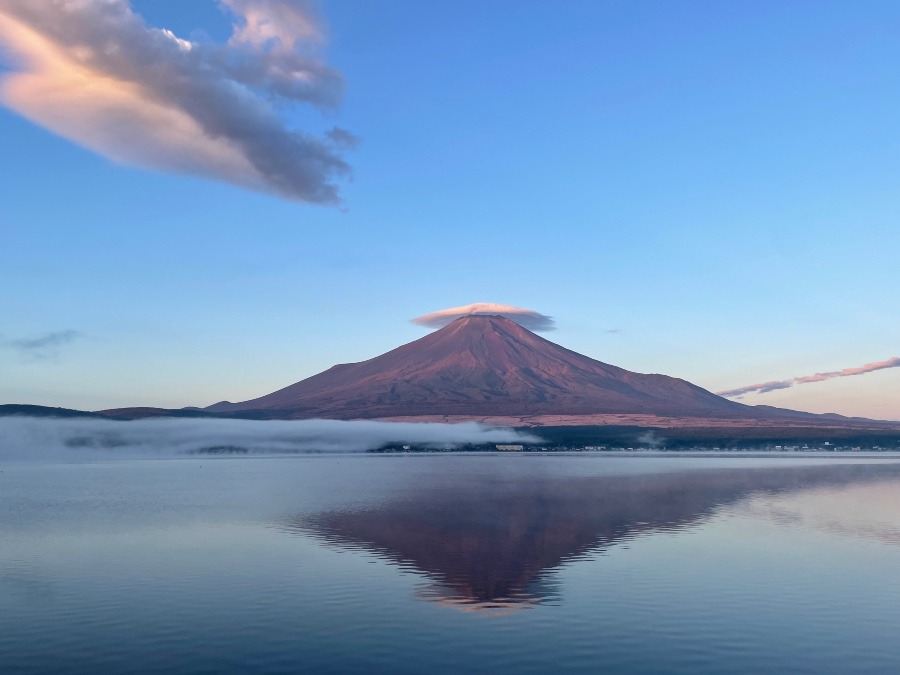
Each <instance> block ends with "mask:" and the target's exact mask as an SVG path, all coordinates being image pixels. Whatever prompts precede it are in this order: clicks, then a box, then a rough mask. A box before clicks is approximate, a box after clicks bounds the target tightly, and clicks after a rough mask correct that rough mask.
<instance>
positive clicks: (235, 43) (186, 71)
mask: <svg viewBox="0 0 900 675" xmlns="http://www.w3.org/2000/svg"><path fill="white" fill-rule="evenodd" d="M221 6H222V7H223V9H225V10H226V11H227V12H228V13H229V14H231V15H232V16H233V18H234V28H233V32H232V35H231V38H230V39H229V40H228V41H227V42H226V43H221V44H220V43H212V42H191V41H188V40H185V39H182V38H180V37H178V36H176V35H175V34H174V33H172V32H171V31H169V30H166V29H162V28H155V27H151V26H148V25H147V24H146V23H145V21H144V20H143V18H142V17H141V16H139V15H138V14H136V13H135V12H134V11H133V10H132V8H131V6H130V4H129V2H128V0H102V1H95V0H78V1H72V0H40V2H35V1H34V0H0V46H5V48H6V50H7V51H8V52H9V53H10V54H11V55H12V57H13V65H14V72H12V73H8V74H7V75H6V76H5V78H4V79H3V81H2V83H0V100H2V102H3V103H4V104H5V105H7V106H9V107H10V108H12V109H13V110H16V111H17V112H19V113H20V114H22V115H23V116H25V117H27V118H29V119H31V120H33V121H34V122H37V123H38V124H40V125H42V126H44V127H47V128H48V129H50V130H52V131H54V132H56V133H58V134H60V135H61V136H64V137H66V138H69V139H71V140H73V141H75V142H77V143H79V144H81V145H83V146H85V147H87V148H90V149H91V150H93V151H95V152H97V153H99V154H101V155H104V156H106V157H109V158H111V159H113V160H115V161H118V162H122V163H124V164H131V165H136V166H142V167H148V168H154V169H162V170H167V171H176V172H183V173H192V174H198V175H201V176H205V177H208V178H215V179H219V180H224V181H228V182H230V183H234V184H237V185H241V186H244V187H248V188H252V189H257V190H262V191H266V192H271V193H275V194H278V195H281V196H283V197H287V198H290V199H296V200H301V201H306V202H312V203H318V204H338V203H340V201H341V197H340V192H339V188H338V186H337V185H336V183H335V179H336V178H338V177H340V176H341V175H344V174H348V173H349V171H350V168H349V166H348V165H347V163H346V162H345V161H344V160H343V159H342V157H341V151H342V150H344V149H346V148H349V147H352V146H353V144H354V143H355V137H354V136H353V135H352V134H351V133H350V132H348V131H346V130H344V129H340V128H337V127H335V128H334V129H332V130H331V131H330V132H327V133H325V134H323V135H322V136H321V137H314V136H312V135H309V134H306V133H303V132H301V131H298V130H295V129H291V128H289V127H288V125H287V124H286V122H285V120H284V118H283V115H281V114H279V112H280V111H283V110H284V109H285V108H286V107H289V106H291V105H294V104H305V105H312V106H316V107H319V108H333V107H334V106H336V105H337V103H338V101H339V99H340V97H341V93H342V90H343V86H344V84H343V78H342V77H341V75H340V73H338V72H337V71H335V70H334V69H332V68H329V67H328V66H326V65H324V64H323V63H322V62H321V60H320V59H319V58H318V57H317V56H316V53H317V51H318V46H319V45H320V44H321V43H322V42H323V34H322V31H321V29H320V26H319V22H318V19H317V17H316V15H315V13H314V12H313V10H312V9H311V6H310V4H309V3H308V2H302V1H292V0H222V2H221Z"/></svg>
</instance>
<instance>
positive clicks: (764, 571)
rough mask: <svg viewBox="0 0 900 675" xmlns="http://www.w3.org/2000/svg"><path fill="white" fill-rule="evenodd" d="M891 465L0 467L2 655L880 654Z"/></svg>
mask: <svg viewBox="0 0 900 675" xmlns="http://www.w3.org/2000/svg"><path fill="white" fill-rule="evenodd" d="M898 580H900V460H898V459H861V458H827V459H822V458H809V459H806V458H803V459H798V458H784V457H777V458H762V459H760V458H756V459H751V458H738V457H728V458H710V457H704V458H690V457H677V458H674V457H615V456H604V455H577V456H571V455H570V456H532V455H499V456H498V455H409V456H371V455H369V456H364V455H356V456H353V455H331V456H324V455H319V456H300V457H276V458H252V457H247V458H231V459H227V458H220V459H215V458H203V459H197V458H192V459H185V458H182V459H157V460H136V459H131V460H115V461H106V462H91V463H80V464H48V463H33V464H15V463H5V464H0V670H3V671H4V672H19V671H22V672H30V671H38V672H50V671H52V672H120V671H123V670H131V671H134V670H139V671H166V672H173V671H201V670H203V671H222V670H234V669H242V670H254V671H267V672H278V671H283V672H292V671H297V670H301V669H307V670H316V671H323V672H328V671H332V672H346V671H351V670H367V671H370V672H371V671H375V672H410V673H412V672H428V673H435V672H438V673H439V672H459V671H463V670H464V671H488V670H490V671H494V672H523V671H526V672H527V671H532V672H547V671H551V670H559V669H560V668H565V669H568V670H574V671H584V672H596V671H598V670H602V671H613V672H616V671H618V672H660V671H665V672H691V673H693V672H699V671H705V672H762V671H769V672H771V671H781V672H810V673H822V672H841V673H844V672H900V638H898V635H900V581H898Z"/></svg>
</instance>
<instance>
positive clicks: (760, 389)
mask: <svg viewBox="0 0 900 675" xmlns="http://www.w3.org/2000/svg"><path fill="white" fill-rule="evenodd" d="M886 368H900V356H894V357H893V358H890V359H887V360H886V361H873V362H872V363H866V364H864V365H861V366H856V367H853V368H844V369H843V370H831V371H827V372H824V373H814V374H813V375H802V376H800V377H792V378H790V379H787V380H771V381H769V382H760V383H758V384H748V385H746V386H743V387H737V388H736V389H727V390H725V391H718V392H716V394H718V395H719V396H725V397H727V398H740V397H741V396H744V395H745V394H751V393H756V394H765V393H767V392H770V391H777V390H779V389H789V388H791V387H793V386H794V385H795V384H809V383H811V382H824V381H825V380H831V379H834V378H836V377H851V376H853V375H863V374H865V373H871V372H874V371H876V370H884V369H886Z"/></svg>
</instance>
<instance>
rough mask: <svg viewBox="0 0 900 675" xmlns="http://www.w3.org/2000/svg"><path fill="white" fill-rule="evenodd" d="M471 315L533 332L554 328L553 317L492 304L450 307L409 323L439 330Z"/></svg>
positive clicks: (478, 303) (521, 308) (523, 309)
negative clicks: (508, 322) (502, 320)
mask: <svg viewBox="0 0 900 675" xmlns="http://www.w3.org/2000/svg"><path fill="white" fill-rule="evenodd" d="M472 315H496V316H503V317H506V318H507V319H512V320H513V321H515V322H516V323H518V324H519V325H520V326H524V327H525V328H527V329H529V330H533V331H548V330H553V329H554V328H556V322H555V321H553V317H551V316H547V315H546V314H541V313H540V312H536V311H535V310H533V309H525V308H523V307H513V306H512V305H498V304H497V303H494V302H476V303H473V304H471V305H463V306H462V307H450V308H449V309H441V310H438V311H436V312H431V313H430V314H423V315H422V316H418V317H416V318H415V319H410V321H411V322H412V323H414V324H417V325H419V326H427V327H429V328H441V327H442V326H446V325H447V324H449V323H451V322H453V321H455V320H456V319H459V318H460V317H463V316H472Z"/></svg>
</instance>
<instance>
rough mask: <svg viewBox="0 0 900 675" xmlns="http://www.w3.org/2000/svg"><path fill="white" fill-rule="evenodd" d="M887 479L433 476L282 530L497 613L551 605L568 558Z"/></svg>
mask: <svg viewBox="0 0 900 675" xmlns="http://www.w3.org/2000/svg"><path fill="white" fill-rule="evenodd" d="M885 481H890V488H889V489H890V490H891V491H893V493H896V492H897V491H898V490H900V465H897V464H881V465H879V464H868V465H837V466H834V465H831V466H818V467H808V466H807V467H785V468H775V469H771V468H768V469H747V468H741V469H734V470H711V469H709V470H701V471H685V472H672V473H660V474H645V475H603V476H547V475H515V476H507V477H504V476H500V475H488V476H485V475H480V476H479V475H470V474H467V475H465V476H456V477H454V476H430V477H424V478H422V480H420V481H418V482H417V484H416V485H415V486H412V487H410V488H409V489H407V490H405V491H402V492H401V493H399V494H396V493H395V494H393V495H390V496H388V497H387V498H383V500H381V501H376V502H375V503H372V504H367V505H365V506H360V507H356V508H354V509H352V510H338V511H328V512H321V513H318V514H316V515H313V516H305V517H302V516H296V517H290V518H287V519H286V520H285V521H284V522H283V523H281V525H282V526H284V527H285V528H286V529H288V530H290V531H294V532H297V533H302V534H312V535H314V536H316V537H317V538H319V539H321V540H324V541H325V542H327V543H329V544H331V545H336V546H339V547H342V548H348V549H354V550H360V549H361V550H366V551H369V552H372V553H375V554H377V555H379V556H381V557H382V558H384V559H386V560H387V561H389V562H392V563H394V564H396V565H398V566H399V567H401V568H403V569H412V570H416V571H418V572H420V573H423V574H425V575H426V576H427V577H428V578H429V579H430V580H431V582H432V583H431V584H430V585H429V586H428V587H427V588H423V589H420V592H419V595H420V597H423V598H425V599H428V600H432V601H436V602H442V603H447V604H453V605H456V606H460V607H463V608H470V609H491V610H499V609H510V608H514V607H518V606H527V605H530V604H535V603H538V602H547V601H548V600H549V601H552V600H553V598H554V596H555V593H554V586H553V584H552V581H551V580H550V579H548V574H547V572H548V571H549V570H552V569H554V568H556V567H558V566H559V565H562V564H564V563H566V562H567V561H570V560H572V559H575V558H578V557H580V556H584V555H585V554H588V553H594V552H598V551H600V550H602V549H603V548H605V547H608V546H610V545H612V544H615V543H619V542H622V541H624V540H627V539H629V538H632V537H635V536H639V535H642V534H646V533H652V532H660V531H672V530H676V529H679V528H684V527H687V526H690V525H693V524H696V523H698V522H700V521H701V520H703V519H705V518H708V517H709V516H711V515H713V514H714V513H715V512H716V511H717V510H718V509H719V508H720V507H723V506H728V505H733V504H735V503H736V502H738V501H740V500H747V501H748V504H755V506H754V510H755V511H756V512H757V513H759V512H761V511H763V510H764V509H760V507H759V504H760V503H762V502H761V501H760V500H763V502H765V503H769V502H766V500H767V499H769V500H771V498H780V497H783V496H786V495H788V496H790V499H789V500H787V501H786V502H785V504H787V505H788V508H791V507H790V505H791V504H793V505H794V509H795V510H799V512H802V510H803V509H802V507H798V505H802V504H803V502H804V495H808V496H809V498H811V499H813V500H814V501H817V502H818V503H820V504H821V503H832V505H833V506H835V508H834V509H833V512H834V513H838V512H839V511H840V509H841V507H840V505H839V504H835V503H834V499H833V498H831V496H830V495H828V494H826V493H827V492H828V491H829V490H833V491H834V492H835V494H837V495H839V494H840V493H841V491H843V492H844V493H846V494H852V495H853V500H854V501H856V502H858V501H859V500H860V499H864V498H865V490H866V486H869V485H870V486H872V487H873V488H874V487H876V486H877V487H878V489H879V490H882V491H883V490H884V489H885ZM851 486H852V487H853V490H852V491H850V492H847V490H846V488H848V487H851ZM823 491H825V492H824V493H823ZM748 498H749V499H748ZM754 500H755V501H754ZM769 510H770V511H772V512H773V513H774V512H777V513H782V512H783V508H782V509H781V510H780V511H778V510H777V509H774V508H770V509H769ZM898 516H900V514H898ZM838 519H839V517H838ZM851 526H852V525H851ZM860 534H861V535H863V536H865V535H871V533H864V532H861V533H860ZM879 538H881V539H882V540H884V539H891V538H896V539H895V541H896V542H900V532H898V531H888V532H881V533H879Z"/></svg>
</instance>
